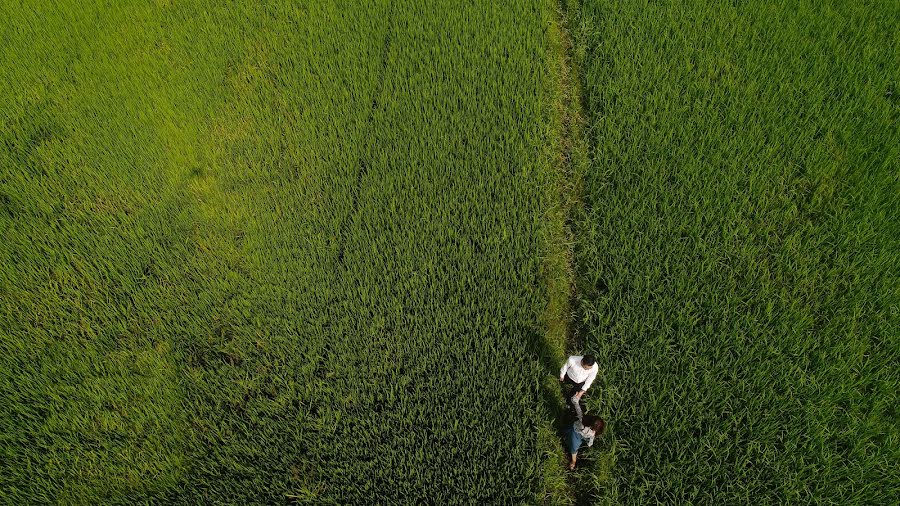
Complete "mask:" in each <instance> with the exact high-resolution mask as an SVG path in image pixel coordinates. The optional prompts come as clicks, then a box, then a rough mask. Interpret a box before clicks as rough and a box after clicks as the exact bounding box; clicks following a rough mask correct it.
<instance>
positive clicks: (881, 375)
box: [575, 0, 900, 504]
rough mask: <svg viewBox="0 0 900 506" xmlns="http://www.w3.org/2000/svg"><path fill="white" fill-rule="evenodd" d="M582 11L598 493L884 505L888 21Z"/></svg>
mask: <svg viewBox="0 0 900 506" xmlns="http://www.w3.org/2000/svg"><path fill="white" fill-rule="evenodd" d="M580 3H581V7H580V10H577V9H576V12H578V13H579V15H578V22H577V23H576V24H575V26H577V29H576V30H575V37H576V40H577V41H578V50H579V58H578V59H579V60H580V62H581V64H582V67H583V72H584V86H585V104H586V111H587V115H588V128H589V132H590V135H589V145H590V150H591V163H590V170H589V171H588V173H587V176H586V180H585V192H584V199H585V206H584V208H585V209H584V214H583V216H582V218H581V219H580V220H579V224H578V226H577V227H576V232H577V235H576V238H577V240H578V242H577V245H576V263H577V265H578V271H579V290H580V293H581V303H580V313H581V322H582V325H581V326H582V331H583V336H584V338H585V341H586V344H587V347H588V349H591V350H593V351H595V352H596V353H597V354H598V355H599V356H600V357H602V360H601V361H600V363H601V367H602V369H601V370H603V371H604V376H605V378H604V384H605V386H606V387H607V388H605V389H604V391H603V396H602V398H598V397H596V396H595V397H594V398H592V402H594V403H595V404H594V405H595V406H596V407H597V408H598V409H600V410H601V411H602V412H604V413H606V414H607V415H608V416H609V417H610V418H611V419H612V420H613V422H614V423H613V425H612V432H613V434H614V436H615V444H614V446H613V449H612V455H614V457H615V460H616V465H615V470H614V473H613V475H614V476H615V477H616V480H617V482H616V485H615V486H614V487H609V488H607V489H605V490H601V491H600V492H601V493H603V494H605V495H606V497H609V498H613V499H614V498H616V497H617V498H618V499H619V500H620V501H621V502H623V503H627V504H647V503H657V502H661V503H666V504H689V503H708V504H789V503H820V504H863V503H867V504H894V503H896V502H897V498H898V497H900V471H898V470H900V467H898V466H897V462H898V460H900V433H898V430H897V427H898V419H897V403H898V397H897V392H898V391H900V372H898V368H897V364H898V363H900V340H898V337H900V333H898V330H897V329H898V324H900V319H898V311H897V308H898V306H900V293H898V287H900V284H898V283H897V275H896V274H897V267H898V265H900V253H898V252H900V229H898V223H900V214H898V211H900V206H898V195H900V185H898V179H897V176H898V173H900V172H898V169H900V164H898V146H900V130H898V110H900V109H898V82H900V73H898V72H900V53H898V45H897V44H898V40H897V27H898V26H900V9H898V5H900V4H897V3H896V2H841V1H836V2H831V1H824V2H769V1H753V2H712V3H711V2H681V1H679V2H667V1H665V2H649V1H641V0H634V1H602V0H584V1H582V2H580Z"/></svg>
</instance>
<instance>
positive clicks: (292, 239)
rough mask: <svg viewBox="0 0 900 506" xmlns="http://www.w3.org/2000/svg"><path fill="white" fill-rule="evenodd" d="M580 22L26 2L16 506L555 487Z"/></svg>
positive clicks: (11, 216) (432, 13)
mask: <svg viewBox="0 0 900 506" xmlns="http://www.w3.org/2000/svg"><path fill="white" fill-rule="evenodd" d="M554 8H555V5H553V4H552V3H534V2H502V3H495V2H476V3H472V4H466V5H458V4H457V2H428V3H427V4H426V3H418V2H391V1H387V0H380V1H375V2H349V3H344V2H301V3H296V4H289V3H284V4H272V5H263V4H259V3H257V2H243V3H236V4H229V5H227V6H226V5H220V4H217V3H214V2H200V3H183V2H155V3H152V4H145V3H143V2H120V3H114V4H112V5H110V4H108V3H103V2H69V3H66V4H64V5H54V6H50V5H45V4H43V3H37V2H35V3H31V4H26V5H21V4H13V3H10V2H5V3H4V4H3V6H2V8H0V19H2V20H3V21H2V22H0V31H2V35H3V36H2V40H3V42H2V45H0V56H2V58H0V62H2V64H0V73H2V79H0V104H2V105H0V107H2V109H0V119H2V122H0V125H2V126H0V128H2V131H0V138H2V144H0V167H2V170H0V230H2V234H3V243H2V246H0V269H2V270H0V289H2V304H0V308H2V309H0V311H2V312H0V346H2V348H0V351H2V358H0V398H2V403H0V451H2V456H3V457H2V459H3V467H2V472H0V502H14V503H23V502H26V503H28V502H30V503H47V502H61V503H96V502H113V503H126V502H127V503H133V502H136V501H138V502H140V501H147V500H155V501H166V502H177V503H189V504H197V503H209V502H229V503H253V502H265V503H273V502H275V503H277V502H284V501H291V502H311V503H363V502H367V501H369V500H371V499H372V498H373V497H378V498H379V499H380V500H382V501H385V502H411V501H414V500H415V499H416V498H421V497H428V498H429V499H430V500H432V501H434V502H445V501H447V500H451V499H453V498H456V499H459V498H462V497H465V498H469V499H471V500H475V501H482V502H484V501H500V502H506V503H514V502H536V501H539V500H544V498H546V497H548V494H550V493H551V492H553V491H554V490H556V489H558V487H559V486H561V483H562V480H563V479H562V472H561V468H560V467H559V466H556V465H555V462H554V465H552V466H548V465H547V462H548V455H550V456H552V457H553V458H552V459H550V460H553V459H556V458H560V457H561V450H560V448H559V445H558V444H556V442H555V440H554V439H553V437H554V436H553V433H552V430H551V423H552V420H550V417H549V416H548V413H547V409H546V407H545V404H544V402H545V393H546V392H545V388H544V387H545V384H546V382H545V381H544V380H545V379H546V378H547V377H548V374H550V373H552V371H550V370H549V369H548V364H547V361H548V359H550V358H552V359H554V360H555V359H557V358H559V357H551V356H550V355H552V354H553V352H552V350H556V352H557V353H558V352H559V350H560V348H561V344H560V343H557V344H556V345H555V346H549V345H547V343H545V342H544V340H545V335H544V333H545V326H546V321H545V320H546V318H547V315H546V307H547V304H548V298H549V292H548V290H549V288H548V286H549V285H548V283H547V281H546V277H547V272H546V269H547V262H546V261H545V260H544V258H545V257H546V254H547V251H548V244H550V243H551V242H553V240H554V239H553V238H552V237H551V235H552V233H551V231H550V228H549V227H548V225H547V223H548V220H547V219H546V217H547V214H548V213H549V212H550V210H551V209H554V208H556V207H557V206H558V203H556V202H555V200H554V199H556V198H558V194H557V193H556V192H555V189H556V188H557V187H558V181H557V180H556V178H557V173H556V172H555V169H554V166H553V164H554V159H555V158H554V157H555V153H552V152H551V151H552V149H551V148H548V146H553V145H554V144H553V143H554V140H553V137H554V136H555V135H557V132H556V131H555V130H554V129H553V128H548V127H547V125H548V123H549V120H548V118H549V117H550V116H552V114H553V113H554V112H553V110H552V104H551V102H552V101H553V100H554V99H553V95H554V94H555V93H556V92H554V91H553V90H552V86H553V85H554V83H553V82H552V79H551V78H550V77H549V76H547V75H546V72H545V70H544V63H545V60H546V59H547V58H548V55H547V54H546V51H547V41H546V36H547V34H546V28H547V26H548V25H550V24H551V22H552V19H553V16H554V12H553V9H554ZM547 350H551V351H549V352H548V351H547ZM560 499H561V500H565V497H562V496H560Z"/></svg>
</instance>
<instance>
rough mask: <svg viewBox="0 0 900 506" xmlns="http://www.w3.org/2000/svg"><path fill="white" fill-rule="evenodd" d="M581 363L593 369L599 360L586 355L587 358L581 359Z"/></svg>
mask: <svg viewBox="0 0 900 506" xmlns="http://www.w3.org/2000/svg"><path fill="white" fill-rule="evenodd" d="M581 363H582V364H583V365H586V366H588V367H591V366H593V365H594V364H596V363H597V360H595V359H594V356H593V355H585V356H583V357H581Z"/></svg>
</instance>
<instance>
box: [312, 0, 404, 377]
mask: <svg viewBox="0 0 900 506" xmlns="http://www.w3.org/2000/svg"><path fill="white" fill-rule="evenodd" d="M395 5H396V2H391V4H390V7H389V9H388V15H387V24H388V26H387V29H386V31H385V34H384V40H383V41H382V44H381V53H380V55H379V67H378V76H377V77H376V79H375V86H374V87H373V91H372V105H371V106H370V107H369V113H368V116H367V117H366V122H365V125H366V126H365V128H364V129H363V132H364V133H365V134H366V135H365V137H364V139H363V146H362V147H361V148H360V154H359V156H358V158H357V162H356V166H357V172H356V180H355V182H354V185H353V186H352V187H351V195H350V201H351V202H350V210H349V211H348V212H347V215H346V216H344V219H343V221H341V226H340V228H339V229H338V238H337V239H338V253H337V264H338V269H339V270H340V273H341V274H342V275H343V274H346V272H347V269H346V267H345V266H344V252H345V250H346V247H347V235H348V233H349V227H350V223H351V220H352V219H353V216H354V215H356V212H357V208H358V207H359V195H360V193H362V181H363V178H364V177H365V175H366V174H367V173H368V169H369V162H368V160H367V159H366V158H367V156H368V152H369V149H370V147H371V138H372V136H371V134H370V132H371V131H372V124H373V123H374V122H375V111H376V110H378V107H379V106H381V105H383V101H379V99H380V98H381V95H382V94H383V93H384V78H385V74H386V73H387V65H388V62H387V57H388V53H389V52H390V48H391V38H392V35H393V28H394V6H395ZM340 298H341V295H340V294H339V293H338V292H335V291H332V293H331V295H330V296H329V297H328V302H327V305H326V311H327V314H328V317H327V319H326V321H325V323H324V325H323V330H326V331H327V329H329V328H330V327H331V324H332V322H334V321H335V320H336V319H337V314H336V313H337V311H338V310H337V309H334V308H335V307H336V305H337V302H338V300H339V299H340ZM331 354H332V349H331V341H330V340H329V339H325V342H324V344H323V349H322V356H321V357H320V358H319V361H318V364H316V369H315V376H316V377H319V378H321V377H324V375H325V373H326V367H325V361H326V357H329V356H331Z"/></svg>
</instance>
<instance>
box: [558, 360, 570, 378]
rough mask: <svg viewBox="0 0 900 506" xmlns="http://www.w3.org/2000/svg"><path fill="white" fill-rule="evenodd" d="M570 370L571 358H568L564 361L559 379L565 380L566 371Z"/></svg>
mask: <svg viewBox="0 0 900 506" xmlns="http://www.w3.org/2000/svg"><path fill="white" fill-rule="evenodd" d="M568 370H569V359H568V358H567V359H566V361H565V362H563V366H562V369H560V370H559V381H564V380H565V379H566V371H568Z"/></svg>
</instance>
